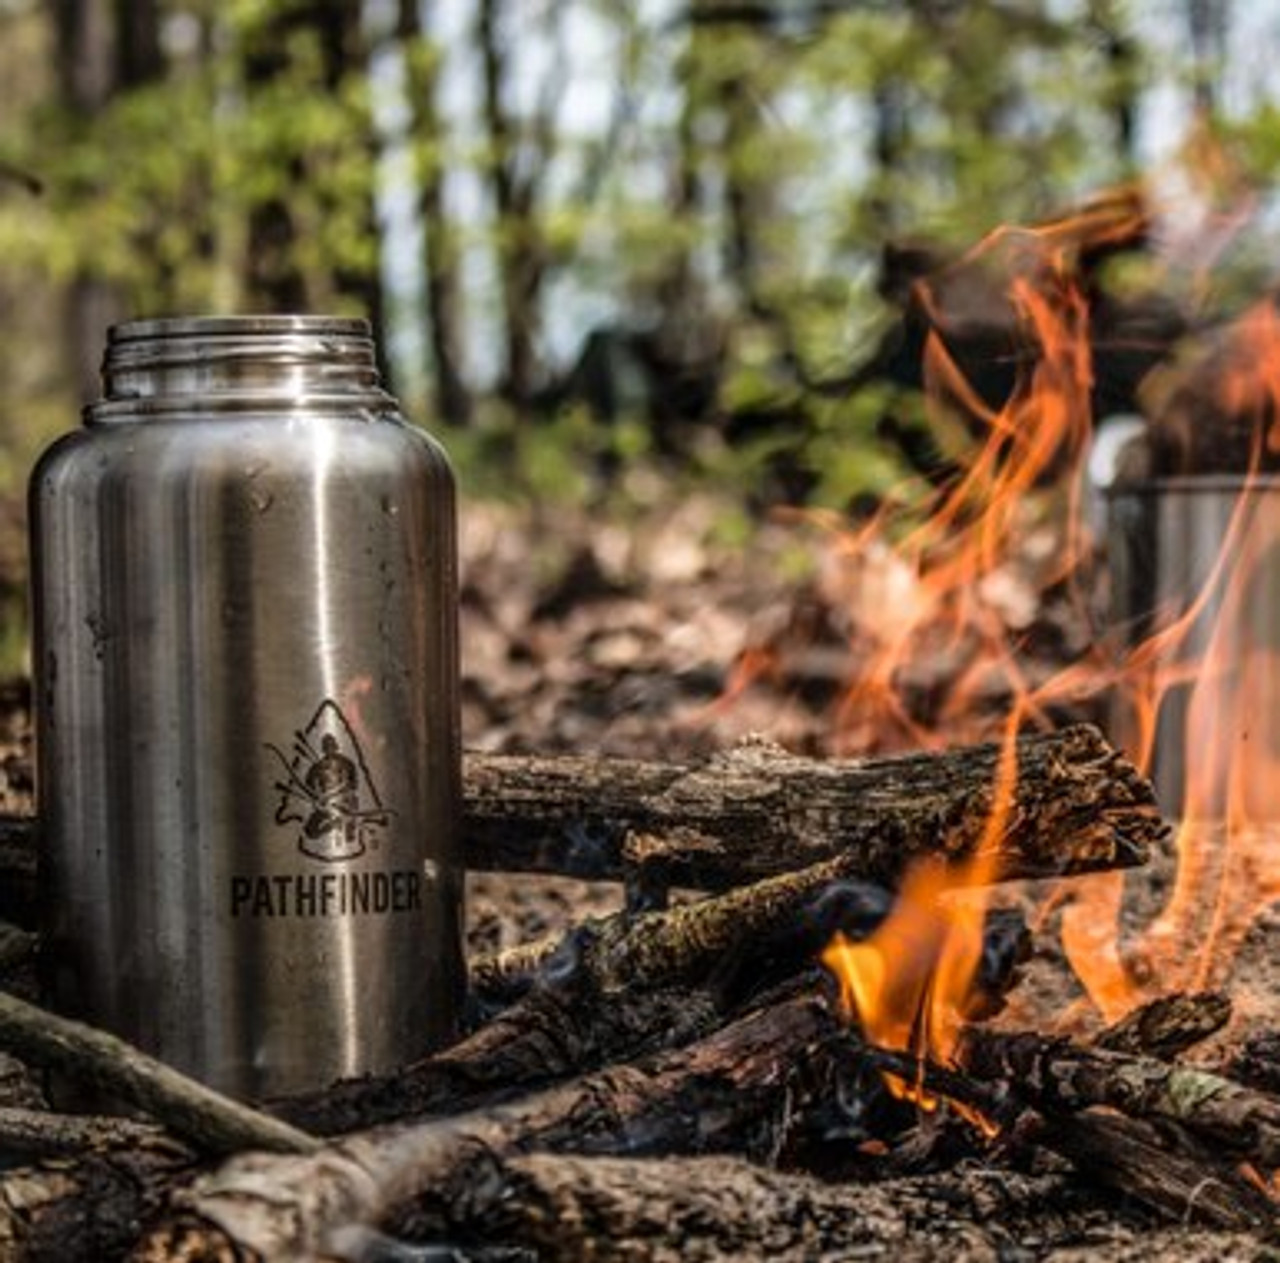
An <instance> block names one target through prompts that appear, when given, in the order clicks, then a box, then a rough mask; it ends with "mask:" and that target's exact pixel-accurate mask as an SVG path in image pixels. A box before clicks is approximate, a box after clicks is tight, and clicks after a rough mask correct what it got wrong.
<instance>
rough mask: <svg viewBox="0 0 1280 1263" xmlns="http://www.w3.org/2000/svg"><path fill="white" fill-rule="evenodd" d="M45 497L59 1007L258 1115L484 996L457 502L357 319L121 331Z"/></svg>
mask: <svg viewBox="0 0 1280 1263" xmlns="http://www.w3.org/2000/svg"><path fill="white" fill-rule="evenodd" d="M103 381H104V395H103V398H102V399H101V400H100V401H99V402H97V403H95V404H93V405H92V406H90V407H89V408H87V409H86V411H85V426H84V428H83V429H82V430H80V431H78V432H76V433H74V434H70V435H68V436H66V437H64V438H62V439H61V440H59V441H58V442H57V443H55V444H54V445H53V447H52V448H51V449H50V450H49V451H48V452H46V453H45V455H44V456H43V457H42V458H41V460H40V462H39V464H38V466H37V468H36V470H35V472H34V473H33V475H32V482H31V523H32V543H33V559H32V561H33V574H34V580H33V585H34V590H33V596H34V602H33V603H34V619H35V628H34V665H35V670H36V677H37V688H36V693H37V704H36V720H37V743H38V745H37V750H38V753H37V773H38V792H39V810H40V819H41V827H42V833H43V848H44V851H43V853H44V858H45V861H46V866H47V874H46V877H47V882H46V889H47V897H48V916H47V929H48V941H47V942H48V959H49V963H50V983H51V987H52V991H53V996H54V999H55V1001H56V1002H57V1003H58V1004H59V1005H60V1006H61V1007H62V1008H63V1009H64V1010H66V1011H68V1012H71V1013H73V1014H76V1015H79V1016H81V1017H83V1018H85V1019H87V1020H89V1021H91V1022H94V1023H97V1024H99V1025H101V1026H104V1027H106V1028H108V1029H111V1030H114V1031H116V1032H118V1033H119V1034H121V1035H123V1036H124V1037H125V1038H127V1039H129V1040H132V1041H133V1042H135V1043H137V1044H138V1045H140V1046H141V1047H143V1048H144V1049H146V1050H148V1051H150V1052H152V1053H154V1054H156V1055H158V1056H159V1057H161V1058H163V1059H165V1060H166V1061H169V1062H171V1063H172V1064H174V1065H176V1066H177V1067H179V1068H181V1069H183V1070H186V1071H188V1072H190V1073H192V1074H193V1075H195V1076H197V1077H199V1078H201V1079H203V1080H205V1081H206V1082H209V1083H211V1084H213V1085H215V1086H217V1087H220V1088H222V1089H224V1090H226V1091H228V1092H231V1093H234V1094H236V1095H240V1096H245V1097H260V1096H271V1095H277V1094H284V1093H289V1092H295V1091H301V1090H307V1089H311V1088H317V1087H321V1086H323V1085H324V1084H326V1083H328V1082H329V1081H331V1080H333V1079H335V1078H338V1077H340V1076H345V1075H352V1074H358V1073H365V1072H377V1071H385V1070H388V1069H390V1068H392V1067H394V1066H395V1065H397V1064H400V1063H403V1062H406V1061H408V1060H410V1059H412V1058H414V1057H417V1056H419V1055H421V1054H422V1053H423V1052H424V1051H426V1050H428V1049H429V1048H430V1047H432V1046H433V1045H437V1044H439V1043H441V1042H442V1041H444V1040H445V1039H447V1038H448V1037H449V1035H450V1034H451V1032H452V1031H453V1029H454V1025H455V1019H456V1018H457V1015H458V1012H459V1006H460V1000H461V995H460V991H461V987H462V979H463V968H462V954H461V936H460V923H461V914H462V892H461V880H462V873H461V865H460V860H459V854H458V810H459V769H460V753H459V745H458V686H457V636H456V609H457V600H456V588H457V580H456V564H455V523H454V514H455V510H454V490H453V480H452V475H451V474H450V471H449V466H448V463H447V461H446V459H445V456H444V454H443V452H442V451H441V449H440V448H439V447H438V446H437V445H436V444H435V443H434V442H433V441H432V440H431V439H429V438H428V437H427V436H426V435H424V434H423V433H421V432H420V431H418V430H416V429H413V428H411V427H410V426H408V425H406V424H405V423H404V421H403V420H402V419H401V417H400V416H399V414H398V411H397V405H396V403H395V401H394V400H393V399H392V398H391V397H390V396H389V395H388V394H386V393H385V392H384V391H383V390H382V389H381V387H380V385H379V378H378V373H377V369H376V367H375V361H374V353H373V343H372V339H371V337H370V334H369V329H368V326H367V325H366V324H365V323H364V322H363V321H360V320H346V319H328V318H320V317H310V316H266V317H244V318H241V317H227V318H222V317H215V318H201V319H179V320H152V321H141V322H136V323H132V324H126V325H121V326H118V327H116V328H114V329H112V330H111V331H110V334H109V337H108V344H107V349H106V356H105V359H104V365H103Z"/></svg>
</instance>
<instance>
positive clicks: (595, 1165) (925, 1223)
mask: <svg viewBox="0 0 1280 1263" xmlns="http://www.w3.org/2000/svg"><path fill="white" fill-rule="evenodd" d="M460 1174H461V1173H460ZM465 1175H466V1179H465V1181H464V1182H456V1183H455V1184H453V1185H452V1186H450V1187H447V1188H441V1189H438V1190H436V1191H435V1192H434V1194H433V1196H432V1198H431V1203H430V1205H425V1204H419V1206H418V1207H417V1210H416V1213H415V1215H414V1216H413V1218H412V1221H411V1222H404V1221H402V1222H401V1224H400V1225H398V1228H399V1231H400V1233H402V1234H403V1235H404V1236H405V1237H408V1238H411V1239H412V1240H413V1241H419V1242H420V1241H424V1240H436V1241H455V1242H458V1243H460V1244H461V1245H462V1246H463V1247H464V1248H467V1249H469V1248H472V1247H474V1246H481V1247H483V1246H484V1245H486V1244H498V1243H517V1244H518V1245H519V1246H521V1247H525V1248H529V1249H532V1250H534V1251H536V1257H537V1258H538V1259H539V1260H543V1261H544V1263H577V1261H579V1260H581V1261H582V1263H592V1261H593V1260H606V1259H607V1260H613V1261H615V1263H616V1261H624V1263H625V1261H629V1260H634V1263H680V1261H681V1260H685V1259H698V1260H703V1261H705V1263H713V1261H716V1260H724V1261H725V1263H728V1261H729V1260H735V1261H736V1260H742V1259H763V1258H768V1259H771V1260H795V1263H809V1261H810V1260H813V1259H819V1258H830V1259H836V1258H860V1257H864V1256H865V1257H877V1256H878V1255H879V1254H880V1252H881V1251H882V1250H885V1249H887V1248H888V1246H889V1243H892V1245H893V1249H894V1254H895V1257H898V1258H901V1257H903V1252H904V1251H905V1252H906V1253H907V1257H916V1258H920V1259H922V1260H923V1259H933V1258H941V1257H947V1258H958V1257H975V1258H986V1257H996V1256H997V1255H998V1254H999V1253H1000V1252H1001V1250H1002V1249H1003V1250H1005V1251H1010V1250H1011V1248H1012V1247H1014V1246H1016V1245H1019V1244H1021V1242H1020V1241H1019V1240H1018V1236H1017V1235H1015V1234H1016V1233H1018V1232H1019V1231H1021V1232H1022V1233H1023V1234H1025V1233H1027V1232H1028V1231H1034V1232H1035V1233H1036V1234H1038V1235H1040V1236H1041V1237H1045V1236H1050V1235H1052V1234H1053V1233H1054V1232H1055V1231H1057V1232H1063V1233H1064V1234H1065V1232H1066V1231H1067V1229H1066V1228H1065V1226H1064V1225H1063V1223H1062V1218H1063V1216H1062V1214H1061V1210H1062V1207H1063V1206H1064V1205H1066V1206H1071V1204H1072V1203H1073V1202H1074V1203H1076V1204H1077V1206H1078V1203H1079V1202H1080V1197H1079V1194H1078V1193H1076V1194H1075V1196H1074V1197H1073V1195H1072V1191H1071V1189H1070V1188H1069V1187H1068V1186H1067V1183H1066V1181H1065V1179H1064V1178H1063V1177H1062V1176H1041V1177H1028V1176H1023V1175H1018V1174H1012V1173H1005V1172H999V1173H997V1172H994V1171H991V1170H985V1171H984V1170H982V1169H975V1170H970V1171H966V1172H962V1173H954V1174H952V1173H944V1174H940V1175H935V1176H933V1177H930V1178H929V1179H910V1180H893V1181H886V1182H883V1183H880V1184H864V1185H843V1186H842V1185H834V1184H829V1183H824V1182H822V1181H820V1180H817V1179H814V1178H813V1177H811V1176H807V1175H803V1174H788V1173H782V1172H779V1171H776V1170H771V1169H769V1168H766V1167H762V1166H759V1165H756V1164H754V1163H748V1162H744V1161H742V1160H741V1159H738V1158H729V1157H707V1158H693V1159H682V1160H674V1161H673V1160H670V1159H637V1158H630V1157H628V1158H600V1157H590V1158H588V1157H583V1156H581V1155H558V1154H545V1153H539V1154H529V1155H506V1156H503V1155H498V1154H493V1153H488V1154H484V1155H482V1156H481V1157H480V1158H479V1159H478V1160H477V1161H476V1162H475V1163H474V1164H473V1165H472V1166H471V1168H470V1169H468V1170H467V1171H466V1172H465ZM979 1224H981V1225H982V1227H979V1226H978V1225H979ZM351 1235H352V1236H353V1237H354V1238H355V1240H353V1241H351V1242H350V1244H349V1247H348V1248H350V1245H358V1243H359V1239H360V1236H361V1235H363V1234H361V1233H356V1234H351ZM966 1250H969V1251H971V1252H972V1255H971V1256H970V1255H966V1254H965V1253H964V1252H965V1251H966ZM351 1252H352V1253H353V1254H358V1251H357V1250H352V1251H351Z"/></svg>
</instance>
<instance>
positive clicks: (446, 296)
mask: <svg viewBox="0 0 1280 1263" xmlns="http://www.w3.org/2000/svg"><path fill="white" fill-rule="evenodd" d="M396 38H397V39H398V40H399V42H400V55H401V57H402V58H403V59H404V65H405V81H406V90H407V93H408V98H409V100H408V106H409V118H410V120H411V126H412V129H413V146H412V152H413V155H414V159H415V161H414V164H413V173H414V178H415V179H416V181H417V184H418V214H419V216H420V217H421V220H422V228H423V245H424V250H423V258H422V273H423V279H424V287H423V289H424V296H425V307H426V310H425V311H424V312H423V320H424V323H425V325H426V328H427V334H428V337H429V339H430V344H431V357H432V367H433V368H434V369H435V404H436V414H437V415H438V416H440V417H442V418H443V419H444V420H445V421H447V422H449V423H450V424H452V425H463V424H465V423H466V422H467V420H468V419H469V418H470V416H471V392H470V390H469V389H468V387H467V383H466V381H465V380H464V378H463V375H462V330H461V321H462V285H461V281H460V278H459V276H458V242H457V233H456V232H455V230H454V225H453V224H452V222H451V221H450V218H449V215H448V212H447V210H446V207H445V178H446V167H445V154H446V136H445V129H444V124H443V122H442V120H441V118H440V110H439V104H438V99H437V98H438V96H439V91H440V87H439V78H440V64H441V60H442V57H443V52H442V50H441V49H440V47H439V46H438V45H437V44H436V43H434V42H433V41H432V40H431V39H430V38H429V37H428V34H427V32H426V31H425V30H424V28H423V23H422V7H421V4H420V3H419V0H398V3H397V5H396Z"/></svg>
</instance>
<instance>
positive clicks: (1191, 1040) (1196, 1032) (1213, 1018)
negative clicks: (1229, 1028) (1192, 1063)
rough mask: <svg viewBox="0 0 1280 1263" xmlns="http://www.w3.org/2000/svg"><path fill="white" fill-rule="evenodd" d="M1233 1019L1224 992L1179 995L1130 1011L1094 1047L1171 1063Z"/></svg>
mask: <svg viewBox="0 0 1280 1263" xmlns="http://www.w3.org/2000/svg"><path fill="white" fill-rule="evenodd" d="M1230 1020H1231V1000H1230V998H1229V997H1227V996H1225V995H1223V994H1222V993H1221V992H1219V991H1196V992H1176V993H1175V994H1173V995H1166V996H1157V997H1156V998H1155V999H1154V1000H1150V1001H1148V1002H1147V1003H1146V1004H1142V1005H1139V1006H1138V1007H1137V1008H1136V1009H1131V1010H1130V1011H1129V1012H1128V1013H1126V1014H1125V1015H1124V1016H1123V1017H1122V1018H1120V1019H1119V1021H1117V1022H1113V1023H1112V1024H1111V1025H1110V1026H1108V1027H1107V1028H1106V1029H1105V1030H1103V1031H1100V1032H1099V1033H1098V1034H1097V1035H1096V1036H1095V1037H1094V1040H1093V1046H1094V1047H1095V1048H1104V1049H1106V1050H1108V1051H1109V1052H1118V1053H1131V1054H1145V1055H1146V1056H1149V1057H1158V1058H1160V1059H1161V1060H1163V1061H1172V1060H1173V1059H1174V1058H1176V1057H1180V1056H1181V1055H1182V1054H1183V1053H1184V1052H1186V1051H1187V1050H1188V1049H1191V1048H1194V1047H1195V1046H1196V1045H1197V1044H1199V1043H1201V1042H1202V1041H1203V1040H1206V1039H1208V1038H1209V1037H1210V1036H1211V1035H1216V1034H1217V1033H1218V1032H1219V1031H1220V1030H1221V1029H1222V1028H1223V1027H1224V1026H1226V1024H1227V1023H1228V1022H1229V1021H1230Z"/></svg>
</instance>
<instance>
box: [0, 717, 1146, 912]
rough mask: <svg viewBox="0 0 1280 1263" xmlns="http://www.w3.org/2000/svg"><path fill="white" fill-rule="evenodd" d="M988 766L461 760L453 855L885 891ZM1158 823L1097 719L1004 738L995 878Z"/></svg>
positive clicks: (963, 841) (962, 807)
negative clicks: (836, 870)
mask: <svg viewBox="0 0 1280 1263" xmlns="http://www.w3.org/2000/svg"><path fill="white" fill-rule="evenodd" d="M998 759H999V748H998V747H997V746H994V745H984V746H967V747H961V748H957V749H955V750H950V751H944V752H941V753H930V754H913V755H900V756H895V757H892V758H877V759H867V760H830V761H829V760H814V759H806V758H800V757H797V756H794V755H791V754H788V753H787V752H786V751H784V750H783V749H781V748H780V747H779V746H776V745H774V744H772V743H771V742H765V741H759V740H757V741H746V742H744V743H742V744H740V745H738V746H736V747H734V748H732V749H730V750H728V751H726V752H725V753H723V754H720V755H717V756H715V757H713V758H711V759H710V760H708V761H707V762H705V763H703V764H700V765H692V766H690V765H685V764H677V763H646V762H640V761H635V760H626V759H597V758H586V757H567V756H566V757H542V758H540V757H536V756H518V755H492V754H469V755H467V757H466V760H465V763H464V778H463V780H464V786H463V788H464V805H463V833H464V837H465V841H466V853H467V865H468V867H469V868H472V869H476V870H483V871H497V872H529V873H558V874H562V875H565V876H572V877H582V878H593V879H607V880H618V881H627V882H629V883H631V884H633V885H635V886H638V887H640V888H651V887H653V886H663V885H674V886H683V887H689V888H693V889H703V890H711V891H716V890H726V889H729V888H731V887H734V886H740V885H745V884H747V883H748V882H752V881H756V880H759V879H761V878H764V877H771V876H777V875H778V874H781V873H786V872H791V871H794V870H796V869H800V868H805V867H808V866H810V865H812V864H815V863H817V862H819V861H821V860H824V859H830V858H833V857H837V856H843V857H844V859H845V863H846V867H847V871H848V872H849V874H850V875H852V876H857V877H860V878H863V879H866V880H869V881H875V882H879V883H880V884H882V885H890V886H893V885H896V883H897V880H898V878H899V877H900V876H901V874H902V872H903V870H904V869H905V868H906V866H907V865H909V864H910V863H911V862H912V861H913V860H915V859H918V858H920V857H921V856H924V855H930V856H938V855H943V856H946V857H948V858H952V859H959V858H962V857H965V856H968V855H970V854H972V853H973V850H974V848H975V847H977V846H978V845H979V843H980V842H982V841H983V837H984V829H985V825H986V822H987V820H988V819H989V817H990V815H991V808H992V793H993V787H994V784H995V773H996V766H997V763H998ZM1164 832H1165V826H1164V824H1163V822H1162V821H1161V819H1160V814H1159V810H1158V808H1157V806H1156V803H1155V797H1154V794H1153V792H1152V790H1151V787H1150V785H1149V784H1148V783H1147V782H1146V781H1145V780H1144V779H1143V778H1142V777H1141V776H1140V775H1139V774H1138V772H1137V771H1136V770H1135V768H1134V767H1133V765H1132V764H1131V763H1130V762H1129V761H1128V760H1127V759H1126V758H1125V757H1124V756H1123V755H1121V754H1119V753H1117V752H1116V751H1115V750H1114V749H1112V748H1111V747H1110V746H1109V745H1108V744H1107V743H1106V742H1105V741H1104V740H1103V738H1102V737H1101V735H1100V734H1099V733H1098V732H1097V730H1096V729H1094V728H1091V727H1088V726H1087V725H1080V726H1076V727H1072V728H1067V729H1064V730H1063V731H1061V732H1055V733H1045V734H1036V735H1030V736H1025V737H1022V738H1020V740H1019V742H1018V777H1017V786H1016V790H1015V796H1014V804H1013V809H1012V810H1011V811H1010V812H1009V814H1008V824H1007V826H1006V828H1005V829H1004V831H1003V832H1002V833H1001V834H1000V836H999V837H998V838H996V839H995V840H994V846H995V848H996V853H997V860H998V868H999V872H1000V876H1001V877H1002V878H1008V879H1017V878H1037V877H1052V876H1060V875H1069V874H1075V873H1085V872H1094V871H1098V870H1101V869H1111V868H1122V867H1126V866H1128V865H1133V864H1139V863H1142V862H1143V861H1144V860H1145V858H1146V856H1147V852H1148V848H1149V847H1150V845H1151V844H1152V843H1153V842H1155V841H1157V840H1158V839H1159V838H1160V837H1161V836H1162V835H1163V834H1164ZM988 843H990V840H988ZM34 873H35V844H34V840H33V836H32V827H31V824H30V821H24V820H22V819H21V818H16V817H7V818H4V819H3V820H2V821H0V890H3V889H6V888H7V889H11V890H17V891H24V892H28V893H29V894H30V893H34ZM15 902H16V900H15ZM28 912H29V909H28ZM0 916H8V917H9V918H10V919H15V920H16V919H19V918H18V916H17V915H16V913H15V912H14V911H12V910H10V911H6V910H5V908H4V907H3V906H0Z"/></svg>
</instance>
